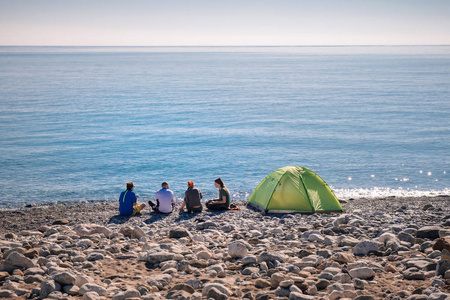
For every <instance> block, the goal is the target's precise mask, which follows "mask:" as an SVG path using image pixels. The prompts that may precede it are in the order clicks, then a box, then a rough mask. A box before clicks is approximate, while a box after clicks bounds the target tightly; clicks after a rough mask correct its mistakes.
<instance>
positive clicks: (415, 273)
mask: <svg viewBox="0 0 450 300" xmlns="http://www.w3.org/2000/svg"><path fill="white" fill-rule="evenodd" d="M402 273H403V277H404V278H405V279H408V280H425V273H424V272H423V271H421V270H419V269H418V268H409V269H407V270H404V271H403V272H402Z"/></svg>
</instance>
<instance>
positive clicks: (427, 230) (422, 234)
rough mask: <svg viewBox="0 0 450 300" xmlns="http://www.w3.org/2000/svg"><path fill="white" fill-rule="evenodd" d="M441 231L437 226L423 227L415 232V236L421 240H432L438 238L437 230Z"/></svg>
mask: <svg viewBox="0 0 450 300" xmlns="http://www.w3.org/2000/svg"><path fill="white" fill-rule="evenodd" d="M441 229H442V228H441V227H439V226H425V227H422V228H420V229H419V230H417V233H416V236H417V237H418V238H421V239H430V240H434V239H437V238H439V230H441Z"/></svg>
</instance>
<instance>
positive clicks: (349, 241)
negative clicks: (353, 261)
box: [338, 236, 360, 247]
mask: <svg viewBox="0 0 450 300" xmlns="http://www.w3.org/2000/svg"><path fill="white" fill-rule="evenodd" d="M359 242H360V240H358V239H356V238H353V237H349V236H344V237H343V238H341V239H340V240H339V242H338V246H339V247H345V246H350V247H354V246H356V245H357V244H358V243H359Z"/></svg>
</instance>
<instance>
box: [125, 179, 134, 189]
mask: <svg viewBox="0 0 450 300" xmlns="http://www.w3.org/2000/svg"><path fill="white" fill-rule="evenodd" d="M133 189H134V183H133V181H128V182H127V190H129V191H132V190H133Z"/></svg>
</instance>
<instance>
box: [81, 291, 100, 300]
mask: <svg viewBox="0 0 450 300" xmlns="http://www.w3.org/2000/svg"><path fill="white" fill-rule="evenodd" d="M100 299H104V298H100V296H99V294H97V293H96V292H87V293H84V295H83V300H100Z"/></svg>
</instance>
